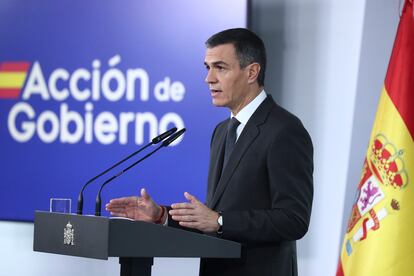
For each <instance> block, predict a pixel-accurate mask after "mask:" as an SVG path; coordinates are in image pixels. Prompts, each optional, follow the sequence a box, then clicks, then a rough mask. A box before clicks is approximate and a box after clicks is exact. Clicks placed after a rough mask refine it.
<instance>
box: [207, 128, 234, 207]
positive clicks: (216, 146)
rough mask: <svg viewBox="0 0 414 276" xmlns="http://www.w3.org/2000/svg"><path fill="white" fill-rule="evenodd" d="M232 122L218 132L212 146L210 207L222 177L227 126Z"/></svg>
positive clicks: (208, 193) (208, 200)
mask: <svg viewBox="0 0 414 276" xmlns="http://www.w3.org/2000/svg"><path fill="white" fill-rule="evenodd" d="M229 121H230V120H227V122H226V123H225V124H224V125H225V126H226V127H224V128H222V130H217V134H216V136H217V138H216V139H214V142H213V144H212V145H211V156H210V158H211V160H210V171H209V173H208V189H207V199H206V205H207V206H210V202H211V200H212V198H213V194H214V191H215V190H216V188H217V182H218V181H219V179H220V177H221V168H222V167H223V161H224V143H225V139H226V131H225V130H226V129H227V124H228V122H229Z"/></svg>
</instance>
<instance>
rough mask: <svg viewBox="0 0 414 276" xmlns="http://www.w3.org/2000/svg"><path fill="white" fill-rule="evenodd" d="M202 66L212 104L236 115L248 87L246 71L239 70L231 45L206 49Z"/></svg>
mask: <svg viewBox="0 0 414 276" xmlns="http://www.w3.org/2000/svg"><path fill="white" fill-rule="evenodd" d="M204 64H205V66H206V68H207V76H206V79H205V81H206V82H207V83H208V85H209V89H210V91H211V97H212V102H213V104H214V105H215V106H224V107H228V108H230V110H231V111H232V112H233V113H237V112H238V111H239V110H240V108H241V107H243V105H244V101H245V99H246V96H247V94H248V92H249V85H248V73H247V70H245V69H246V68H244V69H241V68H240V63H239V60H238V59H237V56H236V52H235V49H234V46H233V44H223V45H219V46H216V47H213V48H207V50H206V57H205V59H204Z"/></svg>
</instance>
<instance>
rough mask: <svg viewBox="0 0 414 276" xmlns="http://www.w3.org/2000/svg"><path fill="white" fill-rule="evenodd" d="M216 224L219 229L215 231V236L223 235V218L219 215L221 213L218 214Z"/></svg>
mask: <svg viewBox="0 0 414 276" xmlns="http://www.w3.org/2000/svg"><path fill="white" fill-rule="evenodd" d="M217 223H218V225H219V229H218V230H217V234H219V235H221V234H223V216H222V215H221V212H219V217H218V219H217Z"/></svg>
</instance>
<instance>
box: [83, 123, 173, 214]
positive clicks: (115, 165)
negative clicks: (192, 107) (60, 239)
mask: <svg viewBox="0 0 414 276" xmlns="http://www.w3.org/2000/svg"><path fill="white" fill-rule="evenodd" d="M176 131H177V128H176V127H173V128H171V129H169V130H167V131H166V132H164V133H162V134H160V135H158V136H157V137H155V138H153V139H152V140H151V142H150V143H148V144H146V145H145V146H144V147H142V148H140V149H138V150H136V151H135V152H133V153H131V154H130V155H128V156H127V157H125V158H124V159H122V160H121V161H119V162H117V163H116V164H114V165H112V166H111V167H109V168H108V169H106V170H105V171H103V172H101V173H100V174H98V175H96V176H94V177H93V178H91V179H89V180H88V181H87V182H86V183H85V184H84V185H83V186H82V189H81V190H80V192H79V196H78V204H77V211H76V213H77V214H78V215H82V213H83V191H84V190H85V188H86V187H87V186H88V185H89V184H90V183H92V182H93V181H95V180H96V179H97V178H99V177H101V176H102V175H104V174H106V173H107V172H109V171H110V170H112V169H113V168H115V167H117V166H119V165H120V164H122V163H124V162H125V161H127V160H128V159H130V158H131V157H133V156H135V155H137V154H138V153H140V152H141V151H143V150H145V149H146V148H148V147H149V146H151V145H154V144H158V143H159V142H161V141H162V140H164V139H165V138H167V137H169V136H171V135H172V134H174V133H175V132H176Z"/></svg>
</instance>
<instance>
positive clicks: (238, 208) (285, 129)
mask: <svg viewBox="0 0 414 276" xmlns="http://www.w3.org/2000/svg"><path fill="white" fill-rule="evenodd" d="M229 121H230V120H229V119H228V120H225V121H223V122H221V123H220V124H218V125H217V127H216V128H215V130H214V133H213V136H212V140H211V151H210V168H209V174H208V189H207V201H206V205H207V206H208V207H209V208H211V209H213V210H216V211H221V212H222V216H223V234H222V235H221V237H222V238H224V239H229V240H234V241H237V242H241V243H242V245H243V246H242V257H241V259H201V264H200V275H202V276H221V275H226V276H229V275H234V276H236V275H237V276H252V275H258V276H270V275H275V276H276V275H277V276H294V275H297V262H296V242H295V241H296V240H297V239H300V238H301V237H302V236H303V235H304V234H305V233H306V232H307V229H308V225H309V220H310V214H311V207H312V198H313V180H312V173H313V147H312V142H311V139H310V137H309V134H308V133H307V131H306V130H305V128H304V127H303V125H302V123H301V122H300V120H299V119H298V118H296V117H295V116H294V115H292V114H291V113H289V112H288V111H286V110H285V109H283V108H282V107H280V106H278V105H277V104H276V103H275V102H274V101H273V99H272V97H271V96H269V95H268V96H267V98H266V99H265V101H264V102H263V103H262V104H261V105H260V106H259V107H258V109H257V110H256V111H255V113H254V114H253V115H252V117H251V118H250V120H249V121H248V123H247V124H246V126H245V127H244V129H243V131H242V133H241V135H240V137H239V138H238V140H237V143H236V145H235V147H234V150H233V153H232V155H231V156H230V159H229V161H228V164H227V166H226V168H225V170H224V171H223V175H220V174H221V170H222V163H223V155H224V143H225V138H226V132H227V124H228V122H229ZM169 220H170V221H172V220H171V218H170V219H169Z"/></svg>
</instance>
